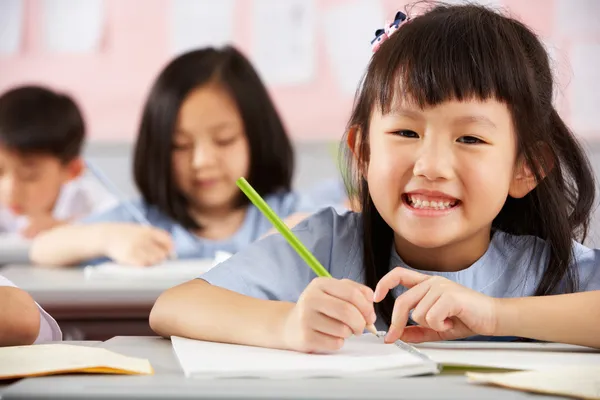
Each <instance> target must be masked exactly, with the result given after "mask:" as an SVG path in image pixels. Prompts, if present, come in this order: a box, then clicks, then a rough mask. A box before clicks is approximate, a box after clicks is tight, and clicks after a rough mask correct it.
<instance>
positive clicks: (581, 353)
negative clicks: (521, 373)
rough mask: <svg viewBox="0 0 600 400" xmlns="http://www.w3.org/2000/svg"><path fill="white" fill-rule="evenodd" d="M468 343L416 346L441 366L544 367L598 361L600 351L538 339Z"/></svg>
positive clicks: (471, 367) (592, 364) (599, 362)
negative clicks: (485, 345) (545, 346)
mask: <svg viewBox="0 0 600 400" xmlns="http://www.w3.org/2000/svg"><path fill="white" fill-rule="evenodd" d="M472 345H473V344H472V343H468V342H467V343H464V346H462V347H461V346H459V345H458V344H456V343H453V344H452V345H450V346H448V347H445V348H444V347H442V346H437V347H434V346H431V347H428V346H426V345H418V346H417V348H418V349H419V350H420V351H421V352H423V353H425V354H426V355H427V356H428V357H429V358H431V359H432V360H434V361H436V362H438V363H440V364H442V365H443V366H444V367H458V368H465V369H479V368H492V369H503V370H546V369H551V368H557V367H567V366H599V365H600V351H597V350H595V349H591V348H586V347H581V346H574V347H575V349H574V350H573V351H565V349H566V348H568V347H570V346H568V345H559V344H553V345H554V349H553V350H543V349H540V345H542V344H541V343H527V345H528V346H529V347H530V348H529V349H528V348H519V349H517V348H515V343H496V344H494V345H493V346H491V347H488V348H473V347H470V346H472ZM488 345H489V344H488ZM549 345H550V344H549ZM523 347H524V346H523ZM550 348H552V346H551V347H550ZM559 349H560V350H559Z"/></svg>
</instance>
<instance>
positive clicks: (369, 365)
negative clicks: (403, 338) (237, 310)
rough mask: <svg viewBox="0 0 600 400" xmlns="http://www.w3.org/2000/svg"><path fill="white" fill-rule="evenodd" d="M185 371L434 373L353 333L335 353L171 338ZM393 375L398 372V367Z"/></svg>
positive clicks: (208, 374)
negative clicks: (311, 352) (309, 352)
mask: <svg viewBox="0 0 600 400" xmlns="http://www.w3.org/2000/svg"><path fill="white" fill-rule="evenodd" d="M171 340H172V342H173V349H174V350H175V353H176V355H177V358H178V359H179V363H180V364H181V367H182V368H183V370H184V372H185V374H186V376H194V377H199V378H210V377H266V378H275V377H296V378H307V377H324V376H349V375H353V374H357V373H361V374H363V375H362V376H364V373H368V372H376V371H380V372H384V371H387V372H389V371H390V370H394V369H396V370H398V371H401V370H402V369H403V368H404V369H405V371H406V370H410V369H411V368H413V369H414V370H415V371H417V370H418V369H420V370H422V371H423V372H422V373H427V372H433V371H434V370H435V364H433V363H427V362H424V361H423V360H422V359H421V358H419V357H417V356H414V355H412V354H411V353H408V352H405V351H403V350H401V349H399V348H398V347H396V346H395V345H393V344H390V345H386V344H383V343H382V339H379V338H377V337H375V336H374V335H371V334H365V335H362V336H360V337H356V336H353V337H351V338H350V339H348V340H347V341H346V344H345V345H344V347H343V348H342V350H340V351H339V352H335V353H331V354H305V353H299V352H294V351H284V350H275V349H267V348H261V347H251V346H241V345H231V344H223V343H211V342H203V341H198V340H191V339H185V338H180V337H171ZM398 375H401V374H400V372H398Z"/></svg>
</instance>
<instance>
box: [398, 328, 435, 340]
mask: <svg viewBox="0 0 600 400" xmlns="http://www.w3.org/2000/svg"><path fill="white" fill-rule="evenodd" d="M400 340H402V341H404V342H407V343H423V342H437V341H440V340H444V339H443V338H442V337H441V336H440V333H439V332H436V331H435V330H433V329H431V328H424V327H422V326H407V327H406V328H405V329H404V332H402V336H400Z"/></svg>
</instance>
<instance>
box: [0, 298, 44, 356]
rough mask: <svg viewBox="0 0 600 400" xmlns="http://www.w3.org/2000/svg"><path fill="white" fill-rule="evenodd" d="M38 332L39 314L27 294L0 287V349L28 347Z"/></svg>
mask: <svg viewBox="0 0 600 400" xmlns="http://www.w3.org/2000/svg"><path fill="white" fill-rule="evenodd" d="M39 331H40V312H39V310H38V307H37V305H36V304H35V302H34V301H33V299H32V298H31V296H30V295H29V294H27V292H25V291H24V290H21V289H19V288H16V287H10V286H0V347H1V346H19V345H28V344H32V343H33V342H35V340H36V339H37V337H38V334H39Z"/></svg>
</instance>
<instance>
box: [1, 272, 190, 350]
mask: <svg viewBox="0 0 600 400" xmlns="http://www.w3.org/2000/svg"><path fill="white" fill-rule="evenodd" d="M0 274H1V275H3V276H5V277H6V278H8V279H10V280H11V281H12V282H14V283H15V285H17V286H19V287H20V288H21V289H23V290H26V291H27V292H28V293H29V294H30V295H31V296H32V297H33V298H34V299H35V301H37V302H38V303H39V304H40V305H41V306H42V307H43V308H44V309H45V310H46V311H47V312H48V313H50V315H52V316H53V317H54V318H55V319H56V320H57V322H58V323H59V325H60V327H61V329H62V330H63V335H64V339H65V340H106V339H108V338H111V337H114V336H119V335H133V336H137V335H152V334H153V333H152V331H151V330H150V327H149V326H148V316H149V315H150V310H151V309H152V306H153V305H154V302H155V301H156V299H157V298H158V296H159V295H160V294H161V293H162V292H164V291H165V290H166V289H168V288H170V287H172V286H175V285H178V284H179V283H182V282H181V281H179V280H170V279H161V280H158V279H147V280H144V279H136V280H131V279H86V278H85V276H84V273H83V269H82V268H62V269H49V268H41V267H31V266H27V265H10V266H6V267H2V268H0Z"/></svg>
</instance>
